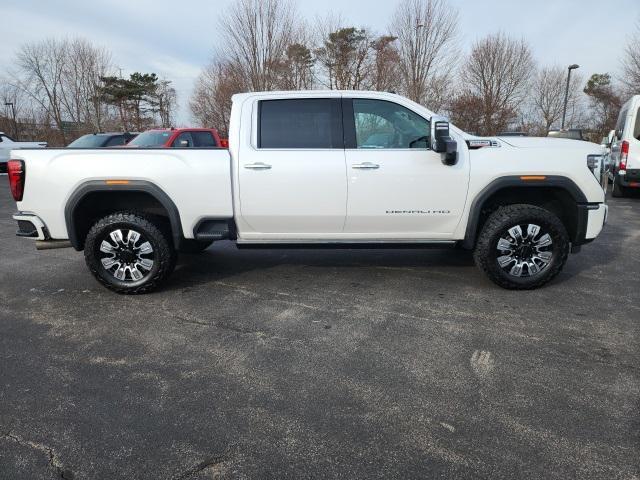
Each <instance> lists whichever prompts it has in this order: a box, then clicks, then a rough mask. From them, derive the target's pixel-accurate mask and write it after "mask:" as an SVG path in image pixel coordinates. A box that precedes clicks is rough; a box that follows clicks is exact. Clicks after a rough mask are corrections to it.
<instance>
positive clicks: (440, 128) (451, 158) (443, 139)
mask: <svg viewBox="0 0 640 480" xmlns="http://www.w3.org/2000/svg"><path fill="white" fill-rule="evenodd" d="M431 149H432V150H433V151H434V152H437V153H441V154H443V155H442V163H444V164H445V165H455V164H456V163H458V142H456V141H455V140H454V139H453V138H451V136H450V135H449V122H448V120H447V119H446V118H444V117H441V116H439V115H434V116H433V117H431Z"/></svg>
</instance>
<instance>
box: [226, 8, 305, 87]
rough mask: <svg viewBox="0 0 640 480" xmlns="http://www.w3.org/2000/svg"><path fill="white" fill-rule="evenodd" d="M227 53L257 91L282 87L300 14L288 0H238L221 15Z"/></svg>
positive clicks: (249, 85)
mask: <svg viewBox="0 0 640 480" xmlns="http://www.w3.org/2000/svg"><path fill="white" fill-rule="evenodd" d="M220 18H221V20H220V23H221V29H222V33H223V38H224V50H223V51H224V53H225V55H226V56H227V57H228V58H230V60H231V62H232V63H233V64H234V68H235V69H237V70H238V71H240V72H242V75H243V76H244V78H246V79H247V85H248V88H250V89H251V90H254V91H263V90H273V89H274V88H277V86H278V79H279V70H280V68H281V65H282V61H283V60H284V58H285V57H286V52H287V48H288V47H289V46H290V45H292V44H294V43H296V38H295V36H296V29H295V21H296V18H297V13H296V10H295V9H294V7H293V6H292V4H291V3H289V1H288V0H238V1H237V2H236V3H235V4H234V5H233V6H232V7H231V8H230V9H229V10H228V11H226V12H225V13H224V15H221V17H220Z"/></svg>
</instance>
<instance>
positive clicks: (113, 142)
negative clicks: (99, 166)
mask: <svg viewBox="0 0 640 480" xmlns="http://www.w3.org/2000/svg"><path fill="white" fill-rule="evenodd" d="M124 144H125V138H124V136H122V135H118V136H117V137H111V138H110V139H109V140H108V141H107V143H106V144H105V147H115V146H118V145H124Z"/></svg>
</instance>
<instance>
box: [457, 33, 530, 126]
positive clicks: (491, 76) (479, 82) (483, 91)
mask: <svg viewBox="0 0 640 480" xmlns="http://www.w3.org/2000/svg"><path fill="white" fill-rule="evenodd" d="M534 70H535V63H534V61H533V57H532V55H531V49H530V48H529V46H528V45H527V43H526V42H525V41H524V40H513V39H511V38H509V37H507V36H505V35H504V34H502V33H498V34H495V35H489V36H487V37H485V38H484V39H482V40H480V41H478V42H476V43H475V45H474V46H473V48H472V50H471V53H470V55H469V57H468V59H467V61H466V62H465V64H464V65H463V68H462V72H461V77H462V80H463V82H464V85H465V86H466V91H464V92H463V97H465V98H471V97H476V100H474V102H472V103H473V104H474V105H477V106H480V107H481V108H480V110H479V111H477V112H475V115H474V116H475V117H476V118H477V125H476V126H475V128H474V131H476V132H478V133H479V134H481V135H490V134H495V133H497V132H499V131H500V130H503V129H505V128H507V127H508V126H509V123H510V122H512V121H514V120H515V119H516V118H517V113H518V111H519V107H520V104H521V103H522V102H523V101H524V100H525V99H526V97H527V95H528V94H529V90H530V81H529V79H530V76H531V74H532V72H533V71H534ZM478 100H479V101H478Z"/></svg>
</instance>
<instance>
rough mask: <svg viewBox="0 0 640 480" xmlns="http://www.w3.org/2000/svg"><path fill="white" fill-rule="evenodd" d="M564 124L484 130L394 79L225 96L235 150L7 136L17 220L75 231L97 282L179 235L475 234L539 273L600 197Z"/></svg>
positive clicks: (486, 246)
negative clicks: (553, 134) (490, 134)
mask: <svg viewBox="0 0 640 480" xmlns="http://www.w3.org/2000/svg"><path fill="white" fill-rule="evenodd" d="M598 153H600V146H599V145H595V144H591V143H587V142H581V141H574V140H563V139H553V138H552V139H543V138H526V137H509V138H504V139H503V138H478V137H474V136H471V135H468V134H465V133H464V132H462V131H460V130H459V129H457V128H455V127H454V126H453V125H450V124H449V123H448V122H447V121H446V119H444V118H442V117H438V116H436V115H434V114H433V113H432V112H430V111H429V110H427V109H426V108H424V107H422V106H420V105H418V104H416V103H414V102H412V101H410V100H407V99H406V98H403V97H401V96H398V95H394V94H390V93H382V92H363V91H353V92H351V91H308V92H266V93H246V94H240V95H235V96H234V97H233V109H232V113H231V122H230V135H229V150H225V149H220V148H203V149H194V148H188V149H182V148H172V149H136V150H132V149H126V148H123V149H108V150H104V149H102V150H85V149H77V150H76V149H46V150H17V151H14V152H12V160H11V161H10V162H9V177H10V184H11V188H12V191H13V195H14V197H15V199H16V200H17V202H18V210H19V213H17V214H16V215H14V218H15V219H16V220H17V221H18V225H19V230H18V235H22V236H25V237H33V238H35V239H36V240H37V242H36V243H37V246H38V248H51V247H59V246H73V247H74V248H75V249H76V250H84V256H85V259H86V263H87V265H88V267H89V269H90V270H91V272H92V273H93V275H95V277H96V278H97V279H98V280H99V281H100V282H101V283H103V284H104V285H105V286H106V287H108V288H110V289H112V290H115V291H117V292H121V293H141V292H146V291H149V290H151V289H153V288H155V287H157V286H158V285H159V284H160V283H161V282H162V281H164V280H165V279H166V278H167V277H168V276H169V274H170V273H171V271H172V269H173V268H174V265H175V262H176V256H177V252H178V251H183V250H190V251H192V252H193V251H196V250H201V249H204V248H206V247H208V246H209V245H210V244H211V242H213V241H216V240H223V239H231V240H234V241H235V242H236V244H237V246H238V247H272V246H276V245H277V246H282V245H286V246H290V247H304V248H313V247H326V246H332V247H335V246H344V247H346V248H349V247H353V246H355V244H358V246H359V247H362V246H363V245H364V246H371V247H374V248H375V247H380V246H387V245H384V244H391V245H396V246H398V247H403V246H404V247H407V246H414V245H422V244H424V245H425V246H426V245H429V244H438V245H442V246H444V245H450V246H459V247H461V248H465V249H473V250H474V252H475V253H474V256H475V260H476V262H477V265H478V266H479V267H480V268H481V269H482V270H483V271H484V272H485V273H486V274H487V275H488V277H489V278H490V279H491V280H493V281H494V282H495V283H497V284H498V285H500V286H502V287H505V288H512V289H528V288H536V287H539V286H541V285H543V284H545V283H546V282H547V281H549V280H550V279H551V278H553V277H554V276H555V275H557V274H558V272H559V271H560V270H561V268H562V267H563V265H564V263H565V262H566V260H567V256H568V254H569V252H570V251H573V252H575V251H577V250H579V248H580V246H581V245H582V244H584V243H587V242H589V241H591V240H593V239H594V238H595V237H596V236H597V235H598V234H599V233H600V231H601V229H602V226H603V224H604V222H605V219H606V214H607V206H606V205H605V203H604V202H605V195H604V192H603V190H602V187H601V185H600V183H599V180H598V179H596V178H595V176H594V174H593V173H592V172H591V171H590V170H589V168H588V165H587V156H588V155H589V154H598Z"/></svg>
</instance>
